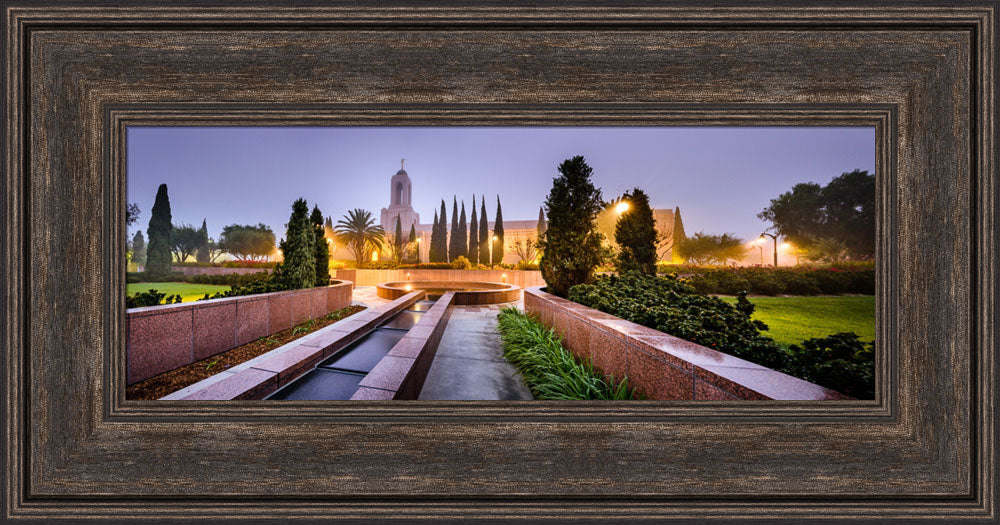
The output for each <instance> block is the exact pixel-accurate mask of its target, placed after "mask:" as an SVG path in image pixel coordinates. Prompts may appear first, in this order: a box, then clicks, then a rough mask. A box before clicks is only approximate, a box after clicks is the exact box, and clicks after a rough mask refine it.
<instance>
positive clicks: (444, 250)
mask: <svg viewBox="0 0 1000 525" xmlns="http://www.w3.org/2000/svg"><path fill="white" fill-rule="evenodd" d="M438 237H439V240H438V242H440V243H441V245H440V246H439V247H438V255H440V257H441V262H449V261H451V259H449V258H448V255H449V254H448V210H446V209H445V207H444V199H441V235H439V236H438Z"/></svg>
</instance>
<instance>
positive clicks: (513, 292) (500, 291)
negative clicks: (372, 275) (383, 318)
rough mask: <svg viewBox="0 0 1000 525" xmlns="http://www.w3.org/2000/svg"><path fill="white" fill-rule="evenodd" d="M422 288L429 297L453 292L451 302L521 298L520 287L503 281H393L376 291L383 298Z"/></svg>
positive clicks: (514, 299)
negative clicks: (453, 296) (453, 295)
mask: <svg viewBox="0 0 1000 525" xmlns="http://www.w3.org/2000/svg"><path fill="white" fill-rule="evenodd" d="M417 290H423V291H424V292H427V296H428V297H429V298H435V297H436V296H440V295H441V294H443V293H445V292H455V298H454V299H453V300H452V303H451V304H456V305H475V304H496V303H509V302H513V301H517V300H519V299H520V298H521V287H520V286H515V285H513V284H505V283H488V282H476V281H395V282H388V283H382V284H380V285H378V286H377V287H376V293H377V294H378V296H379V297H381V298H383V299H389V300H393V299H398V298H400V297H402V296H404V295H406V294H408V293H410V292H413V291H417Z"/></svg>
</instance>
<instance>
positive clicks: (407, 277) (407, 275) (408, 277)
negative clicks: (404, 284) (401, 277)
mask: <svg viewBox="0 0 1000 525" xmlns="http://www.w3.org/2000/svg"><path fill="white" fill-rule="evenodd" d="M406 280H407V281H409V280H410V272H406Z"/></svg>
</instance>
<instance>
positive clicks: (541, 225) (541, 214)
mask: <svg viewBox="0 0 1000 525" xmlns="http://www.w3.org/2000/svg"><path fill="white" fill-rule="evenodd" d="M536 228H537V229H538V240H541V239H542V236H543V235H545V228H546V225H545V210H544V209H543V208H542V207H541V206H539V207H538V226H536Z"/></svg>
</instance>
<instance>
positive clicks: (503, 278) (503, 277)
mask: <svg viewBox="0 0 1000 525" xmlns="http://www.w3.org/2000/svg"><path fill="white" fill-rule="evenodd" d="M500 279H501V280H502V281H503V283H504V284H507V274H503V275H501V276H500Z"/></svg>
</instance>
